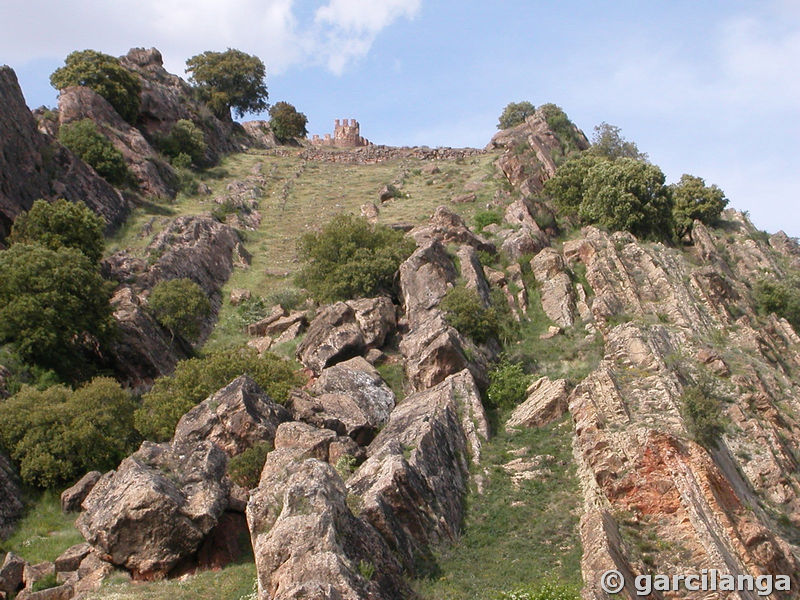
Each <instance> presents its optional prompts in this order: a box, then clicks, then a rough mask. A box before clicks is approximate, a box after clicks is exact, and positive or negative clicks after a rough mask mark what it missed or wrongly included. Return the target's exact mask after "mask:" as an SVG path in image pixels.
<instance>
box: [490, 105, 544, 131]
mask: <svg viewBox="0 0 800 600" xmlns="http://www.w3.org/2000/svg"><path fill="white" fill-rule="evenodd" d="M535 112H536V107H535V106H534V105H533V104H531V103H530V102H528V101H527V100H523V101H522V102H509V103H508V105H507V106H506V107H505V108H504V109H503V113H502V114H501V115H500V121H499V123H498V124H497V128H498V129H509V128H511V127H515V126H517V125H519V124H520V123H522V122H524V121H525V119H526V118H527V117H529V116H530V115H532V114H533V113H535Z"/></svg>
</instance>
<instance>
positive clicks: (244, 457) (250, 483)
mask: <svg viewBox="0 0 800 600" xmlns="http://www.w3.org/2000/svg"><path fill="white" fill-rule="evenodd" d="M270 450H272V444H271V443H269V442H259V443H258V444H256V445H254V446H252V447H250V448H248V449H247V450H245V451H244V452H242V453H241V454H240V455H238V456H234V457H233V458H232V459H231V460H230V461H229V462H228V475H230V476H231V479H232V480H233V482H234V483H235V484H237V485H240V486H242V487H243V488H245V489H246V490H250V489H252V488H254V487H257V486H258V482H259V481H260V480H261V471H262V470H263V469H264V462H265V461H266V460H267V454H268V453H269V451H270Z"/></svg>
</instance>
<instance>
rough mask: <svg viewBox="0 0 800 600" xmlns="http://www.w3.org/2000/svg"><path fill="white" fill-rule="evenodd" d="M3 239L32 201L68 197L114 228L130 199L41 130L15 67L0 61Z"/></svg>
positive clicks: (0, 213) (0, 228) (0, 235)
mask: <svg viewBox="0 0 800 600" xmlns="http://www.w3.org/2000/svg"><path fill="white" fill-rule="evenodd" d="M0 105H2V107H3V110H2V112H1V113H0V241H2V240H4V239H5V237H6V236H7V235H8V234H9V232H10V231H11V224H12V223H13V222H14V219H16V218H17V216H18V215H19V214H20V213H22V212H24V211H26V210H28V209H30V207H31V206H33V203H34V201H36V200H38V199H40V198H44V199H47V200H50V201H52V200H56V199H58V198H65V199H67V200H69V201H70V202H82V203H84V204H86V206H88V207H89V208H91V209H92V211H94V212H95V213H97V214H98V215H100V216H101V217H102V218H103V220H104V221H105V223H106V225H107V229H108V230H109V231H110V230H112V229H115V228H116V227H118V226H119V225H120V224H122V222H123V221H124V220H125V217H126V216H127V214H128V210H129V207H128V203H127V201H126V200H125V199H124V198H123V197H122V195H121V194H120V193H119V192H117V191H116V190H115V189H114V188H113V187H112V186H111V185H110V184H109V183H108V182H107V181H106V180H105V179H103V178H102V177H100V176H99V175H98V174H97V173H96V172H95V171H94V169H92V168H91V167H89V166H88V165H86V164H85V163H84V162H83V161H82V160H80V159H79V158H78V157H77V156H75V155H74V154H72V152H70V151H69V150H67V149H66V148H64V147H63V146H61V145H60V144H59V143H58V142H57V141H56V140H55V139H53V138H52V137H50V136H49V135H46V134H43V133H41V132H39V131H38V130H37V126H36V121H35V120H34V118H33V115H32V114H31V112H30V111H29V110H28V107H27V106H26V105H25V99H24V98H23V96H22V90H21V89H20V87H19V83H18V82H17V76H16V74H15V73H14V71H13V70H12V69H11V68H9V67H6V66H0Z"/></svg>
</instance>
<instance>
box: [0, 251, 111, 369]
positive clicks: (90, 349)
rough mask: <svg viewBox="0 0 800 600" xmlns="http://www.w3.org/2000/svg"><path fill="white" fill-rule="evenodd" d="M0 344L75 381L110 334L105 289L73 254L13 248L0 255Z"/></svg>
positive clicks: (96, 275) (86, 262) (83, 258)
mask: <svg viewBox="0 0 800 600" xmlns="http://www.w3.org/2000/svg"><path fill="white" fill-rule="evenodd" d="M0 273H2V277H0V343H6V342H9V343H11V344H12V345H13V347H14V349H15V351H16V353H17V354H18V355H19V357H20V358H21V359H22V360H24V361H26V362H29V363H33V364H36V365H38V366H40V367H44V368H45V369H52V370H53V371H55V372H56V373H58V374H59V375H60V376H61V377H64V378H66V379H67V380H77V379H79V378H80V377H81V375H82V374H83V369H85V368H87V367H88V366H89V364H90V361H91V359H92V358H93V357H95V356H96V346H97V343H98V342H102V341H103V340H104V339H105V337H106V336H107V335H108V334H109V333H110V331H111V328H112V320H111V307H110V305H109V299H110V296H111V290H110V286H109V284H108V283H107V282H105V281H104V280H103V278H102V277H101V276H100V273H99V272H98V269H97V266H96V265H94V264H92V262H91V261H90V260H89V258H87V257H86V255H84V254H83V253H82V252H80V251H79V250H76V249H75V248H59V249H57V250H50V249H49V248H45V247H43V246H40V245H38V244H14V245H12V246H11V247H10V248H9V249H8V250H5V251H2V252H0Z"/></svg>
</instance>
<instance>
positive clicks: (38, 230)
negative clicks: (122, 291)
mask: <svg viewBox="0 0 800 600" xmlns="http://www.w3.org/2000/svg"><path fill="white" fill-rule="evenodd" d="M103 225H104V224H103V220H102V219H101V218H100V217H98V216H97V215H96V214H94V213H93V212H92V211H91V210H90V209H89V207H88V206H86V205H85V204H81V203H80V202H67V201H66V200H64V199H60V200H56V201H55V202H52V203H51V202H46V201H45V200H37V201H36V202H34V203H33V206H32V207H31V209H30V210H29V211H28V212H26V213H23V214H21V215H19V216H18V217H17V219H16V221H14V226H13V227H12V229H11V235H9V236H8V241H9V242H10V243H12V244H41V245H42V246H45V247H46V248H49V249H50V250H58V249H59V248H75V249H77V250H80V251H81V252H83V253H84V254H85V255H86V256H87V257H88V258H89V260H91V261H92V262H93V263H95V264H96V263H98V262H100V259H101V258H102V257H103V248H104V247H105V240H104V238H103Z"/></svg>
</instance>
